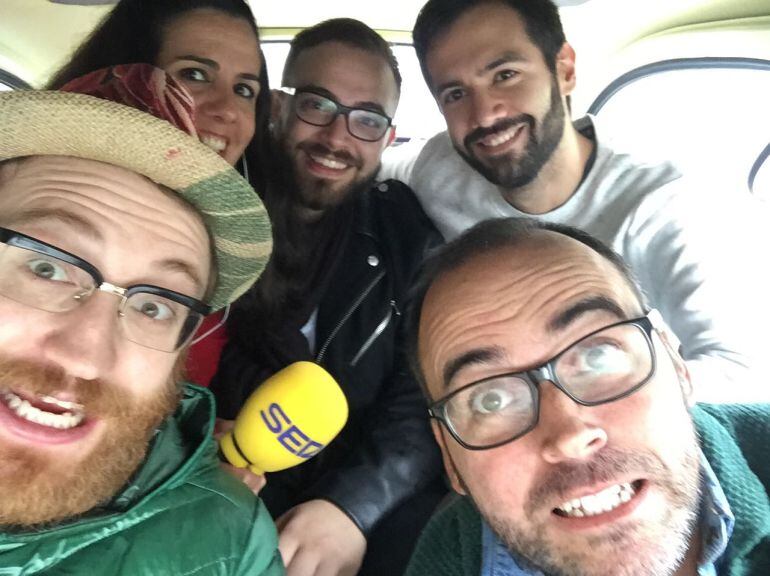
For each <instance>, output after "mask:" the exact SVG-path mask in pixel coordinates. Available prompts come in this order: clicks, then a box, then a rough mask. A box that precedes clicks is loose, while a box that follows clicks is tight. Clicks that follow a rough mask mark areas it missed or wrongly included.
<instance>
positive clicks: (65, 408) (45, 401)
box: [0, 390, 85, 430]
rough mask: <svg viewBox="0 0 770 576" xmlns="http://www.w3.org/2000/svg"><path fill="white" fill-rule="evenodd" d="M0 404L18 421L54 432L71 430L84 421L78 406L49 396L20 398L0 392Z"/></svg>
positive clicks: (10, 393) (8, 392) (82, 413)
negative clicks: (50, 429)
mask: <svg viewBox="0 0 770 576" xmlns="http://www.w3.org/2000/svg"><path fill="white" fill-rule="evenodd" d="M0 402H2V403H3V404H5V406H6V407H7V408H8V409H9V410H10V411H11V412H12V413H13V414H14V415H15V416H16V417H18V418H19V419H21V420H26V421H27V422H31V423H33V424H37V425H38V426H44V427H47V428H54V429H56V430H71V429H73V428H76V427H77V426H79V425H80V424H81V423H82V422H83V420H84V419H85V412H84V409H83V407H82V406H81V405H80V404H76V403H74V402H67V401H65V400H59V399H57V398H53V397H51V396H35V397H33V398H29V397H26V396H25V397H22V396H20V395H18V394H16V393H14V392H11V391H10V390H4V391H2V392H0Z"/></svg>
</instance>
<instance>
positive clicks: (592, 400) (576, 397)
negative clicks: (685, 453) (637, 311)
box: [428, 310, 663, 450]
mask: <svg viewBox="0 0 770 576" xmlns="http://www.w3.org/2000/svg"><path fill="white" fill-rule="evenodd" d="M662 326H663V320H662V318H660V314H659V313H658V312H657V311H656V310H651V311H650V312H649V313H648V314H647V315H646V316H644V317H642V318H634V319H632V320H624V321H623V322H618V323H616V324H612V325H610V326H606V327H605V328H602V329H600V330H597V331H596V332H592V333H591V334H589V335H587V336H584V337H583V338H581V339H580V340H578V341H577V342H574V343H573V344H571V345H570V346H568V347H567V348H566V349H564V350H563V351H562V352H560V353H559V354H557V355H556V356H554V357H553V358H552V359H550V360H549V361H547V362H545V363H544V364H541V365H540V366H537V367H535V368H532V369H530V370H525V371H522V372H512V373H509V374H501V375H499V376H492V377H491V378H485V379H483V380H479V381H477V382H473V383H471V384H467V385H466V386H463V387H462V388H460V389H458V390H455V391H454V392H452V393H451V394H448V395H447V396H445V397H444V398H441V399H440V400H437V401H436V402H433V403H432V404H431V405H430V407H429V408H428V412H429V414H430V416H431V417H432V418H436V419H437V420H439V421H440V422H441V423H442V424H443V425H444V426H445V427H446V428H447V430H448V431H449V433H450V434H451V435H452V437H453V438H454V439H455V440H457V442H458V443H459V444H460V445H461V446H463V447H465V448H467V449H469V450H483V449H487V448H495V447H497V446H501V445H502V444H505V443H507V442H511V441H513V440H516V439H517V438H520V437H522V436H524V435H525V434H527V433H528V432H530V431H531V430H533V429H534V428H535V426H536V425H537V422H538V418H539V414H540V384H541V383H542V382H545V381H548V382H551V383H552V384H553V385H554V386H556V387H557V388H558V389H559V390H561V391H562V392H563V393H564V394H566V395H567V396H569V397H570V398H571V399H572V400H573V401H574V402H577V403H578V404H581V405H582V406H598V405H600V404H606V403H607V402H614V401H615V400H620V399H621V398H625V397H626V396H629V395H630V394H633V393H634V392H636V391H637V390H638V389H639V388H641V387H642V386H643V385H644V384H645V383H646V382H647V381H648V380H649V379H650V378H651V377H652V375H653V374H654V373H655V364H656V360H655V350H654V347H653V345H652V339H651V333H652V330H653V328H656V329H657V328H660V327H662Z"/></svg>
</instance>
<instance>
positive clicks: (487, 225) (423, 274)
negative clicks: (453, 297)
mask: <svg viewBox="0 0 770 576" xmlns="http://www.w3.org/2000/svg"><path fill="white" fill-rule="evenodd" d="M542 231H546V232H553V233H556V234H561V235H563V236H567V237H569V238H572V239H573V240H577V241H578V242H580V243H581V244H585V245H586V246H588V247H589V248H590V249H591V250H593V251H594V252H596V253H597V254H599V255H600V256H602V257H603V258H605V259H606V260H608V261H609V262H610V264H612V265H613V266H614V267H615V268H616V269H617V270H618V272H620V274H621V275H622V276H623V278H624V279H625V280H626V282H627V283H628V286H629V288H631V290H632V291H633V293H634V296H635V297H636V298H637V299H638V300H639V303H640V305H641V306H642V307H644V308H646V303H645V297H644V294H643V293H642V290H641V288H640V287H639V284H638V283H637V281H636V279H635V278H634V275H633V273H632V272H631V269H630V268H629V267H628V265H627V264H626V263H625V262H624V261H623V258H621V257H620V256H619V255H618V254H617V253H616V252H615V251H614V250H612V249H610V248H608V247H607V246H606V245H605V244H603V243H602V242H600V241H599V240H597V239H596V238H594V237H593V236H591V235H590V234H588V233H587V232H583V231H582V230H578V229H577V228H573V227H572V226H567V225H564V224H554V223H551V222H543V221H542V220H537V219H534V218H519V217H512V218H494V219H491V220H485V221H484V222H481V223H479V224H476V225H475V226H474V227H473V228H471V229H470V230H467V231H466V232H464V233H463V234H462V235H460V236H459V237H457V238H455V239H454V240H452V241H451V242H449V243H447V244H445V245H444V246H442V247H440V248H439V249H438V250H436V251H435V252H434V253H433V254H431V256H429V257H428V258H427V259H426V260H425V262H423V264H422V266H421V268H420V271H419V273H418V275H417V277H416V279H415V281H414V283H413V284H412V287H411V289H410V293H409V298H408V304H407V307H406V316H405V320H404V322H405V327H406V351H407V356H408V360H409V366H410V368H411V370H412V372H413V374H414V376H415V378H416V379H417V381H418V382H419V383H420V386H421V387H422V390H423V392H424V393H425V396H426V398H428V399H430V394H429V393H428V388H427V385H426V382H425V377H424V375H423V373H422V368H421V367H420V358H419V355H418V350H417V344H418V333H419V328H420V314H421V312H422V306H423V303H424V302H425V296H426V294H427V293H428V290H429V289H430V287H431V286H432V285H433V284H434V283H435V282H436V280H437V279H438V278H439V277H441V276H443V275H444V274H446V273H448V272H451V271H452V270H456V269H457V268H459V267H460V266H462V265H464V264H466V263H467V262H469V261H471V260H473V259H474V258H477V257H478V256H480V255H482V254H485V253H488V252H491V251H493V250H497V249H500V248H505V247H512V246H516V245H518V244H520V243H522V242H524V241H525V240H527V239H529V238H531V237H532V236H533V235H534V234H536V233H537V232H542Z"/></svg>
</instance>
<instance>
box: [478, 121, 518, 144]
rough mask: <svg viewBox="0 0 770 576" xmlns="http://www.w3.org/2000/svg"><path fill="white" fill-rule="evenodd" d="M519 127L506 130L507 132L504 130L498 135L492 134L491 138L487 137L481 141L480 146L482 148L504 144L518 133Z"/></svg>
mask: <svg viewBox="0 0 770 576" xmlns="http://www.w3.org/2000/svg"><path fill="white" fill-rule="evenodd" d="M519 128H520V126H514V127H513V128H508V130H505V131H504V132H500V133H498V134H492V135H491V136H487V137H486V138H484V139H483V140H482V141H481V144H483V145H484V146H489V147H492V146H500V144H505V143H506V142H508V140H510V139H511V138H513V137H514V136H515V135H516V132H518V130H519Z"/></svg>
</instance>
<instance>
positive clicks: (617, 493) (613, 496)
mask: <svg viewBox="0 0 770 576" xmlns="http://www.w3.org/2000/svg"><path fill="white" fill-rule="evenodd" d="M643 485H644V481H643V480H635V481H633V482H624V483H622V484H613V485H612V486H609V487H608V488H605V489H603V490H601V491H599V492H596V493H595V494H587V495H585V496H582V497H580V498H573V499H572V500H568V501H566V502H563V503H562V504H560V505H559V506H557V507H556V508H554V509H553V513H554V514H556V515H557V516H561V517H563V518H590V517H593V516H598V515H600V514H607V513H609V512H613V511H615V510H617V509H619V508H621V507H622V506H624V505H626V504H628V503H629V502H631V501H632V500H633V499H634V498H635V497H636V495H637V493H638V492H639V491H640V490H641V489H642V487H643Z"/></svg>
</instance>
